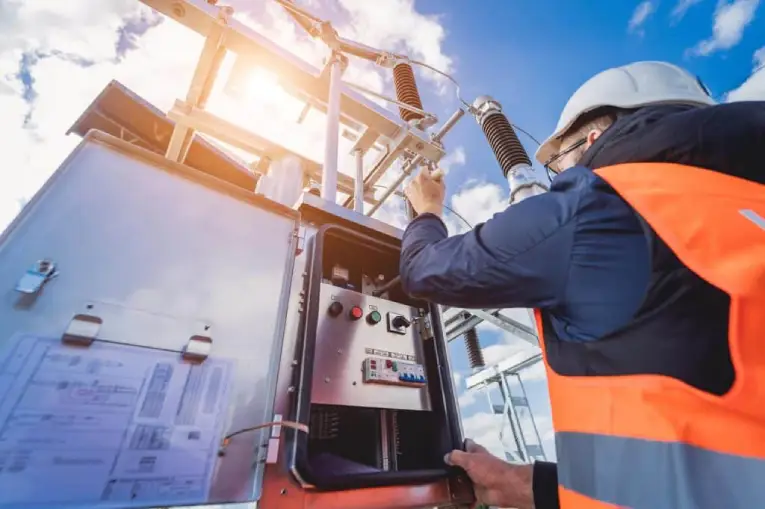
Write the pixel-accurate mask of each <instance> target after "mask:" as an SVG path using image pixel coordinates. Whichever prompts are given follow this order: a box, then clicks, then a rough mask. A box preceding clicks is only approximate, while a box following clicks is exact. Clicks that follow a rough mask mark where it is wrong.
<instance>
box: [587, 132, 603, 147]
mask: <svg viewBox="0 0 765 509" xmlns="http://www.w3.org/2000/svg"><path fill="white" fill-rule="evenodd" d="M601 134H603V131H601V130H600V129H593V130H591V131H590V132H589V133H587V148H590V147H591V146H592V144H593V143H595V140H597V139H598V138H600V135H601Z"/></svg>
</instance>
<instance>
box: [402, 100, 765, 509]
mask: <svg viewBox="0 0 765 509" xmlns="http://www.w3.org/2000/svg"><path fill="white" fill-rule="evenodd" d="M763 150H765V102H747V103H736V104H725V105H719V106H712V107H703V108H699V107H691V106H677V105H675V106H658V107H650V108H643V109H640V110H638V111H637V112H634V113H632V114H631V115H628V116H626V117H623V118H622V119H620V120H619V121H617V122H616V123H615V124H614V125H613V126H612V127H611V128H609V129H608V130H607V131H606V132H605V133H604V134H603V135H602V136H601V137H600V138H599V139H598V140H597V141H596V142H595V144H594V145H593V146H592V147H590V149H589V150H588V151H587V152H586V153H585V155H584V156H583V158H582V160H581V161H580V164H581V166H579V167H576V168H572V169H569V170H566V171H565V172H563V173H562V174H561V175H559V176H558V177H556V178H555V179H554V181H553V183H552V187H551V190H550V192H549V193H546V194H543V195H539V196H535V197H532V198H528V199H526V200H525V201H523V202H521V203H519V204H517V205H514V206H513V207H510V208H508V209H506V210H504V211H503V212H500V213H498V214H496V215H495V216H494V217H493V218H492V219H490V220H489V221H487V222H486V223H484V224H481V225H478V226H477V227H476V228H475V229H474V230H473V231H470V232H468V233H466V234H464V235H458V236H454V237H450V238H447V231H446V228H445V226H444V224H443V223H442V222H441V220H440V219H439V218H438V217H436V216H434V215H430V214H425V215H423V216H420V217H418V218H416V219H415V220H414V221H412V223H411V224H410V225H409V226H408V228H407V229H406V232H405V233H404V239H403V246H402V256H401V281H402V285H403V286H404V289H405V290H406V291H407V292H409V293H411V294H413V295H416V296H418V297H422V298H426V299H428V300H431V301H434V302H438V303H441V304H446V305H451V306H460V307H467V308H471V307H482V308H505V307H533V308H539V309H541V310H542V315H543V319H544V321H545V338H544V341H545V343H546V345H547V351H548V358H547V360H548V363H549V364H550V366H551V367H552V369H554V370H555V371H556V372H558V373H560V374H565V375H568V376H588V375H603V376H608V375H620V374H632V373H655V374H662V375H665V376H671V377H674V378H677V379H679V380H682V381H684V382H686V383H688V384H689V385H692V386H694V387H697V388H699V389H702V390H705V391H707V392H710V393H713V394H723V393H725V392H726V391H727V390H728V389H729V388H730V386H731V384H732V383H733V380H734V376H735V373H734V370H733V365H732V362H731V358H730V352H729V348H728V339H727V329H728V308H729V298H728V296H727V295H726V294H724V292H722V291H721V290H719V289H717V288H714V287H712V286H711V285H709V284H708V283H706V282H705V281H703V280H702V279H701V278H699V277H698V276H696V275H695V274H693V273H692V272H691V271H690V270H689V269H688V268H687V267H685V266H684V265H683V264H682V263H681V262H680V261H679V260H678V259H677V257H676V256H675V255H674V253H672V252H671V251H670V250H669V248H668V247H667V246H666V245H665V244H664V243H663V242H662V241H661V239H660V238H658V237H657V236H656V234H655V233H654V232H653V231H652V230H651V229H650V227H648V226H647V225H645V224H643V223H642V222H641V219H640V218H639V217H638V216H637V214H636V213H635V212H634V211H633V210H632V209H631V208H630V207H629V206H628V205H627V204H626V203H625V202H624V201H623V200H622V199H621V198H620V197H619V196H618V195H617V194H616V192H615V191H614V190H613V189H612V188H611V187H610V186H609V185H608V184H606V183H605V181H603V180H602V179H601V178H600V177H598V176H597V175H595V174H594V173H593V172H592V171H591V170H590V168H592V169H597V168H602V167H605V166H610V165H614V164H620V163H627V162H672V163H678V164H685V165H690V166H696V167H700V168H706V169H709V170H713V171H719V172H722V173H725V174H728V175H732V176H736V177H740V178H745V179H748V180H752V181H755V182H759V183H762V184H765V170H764V169H763V167H762V164H761V163H760V161H761V160H762V155H763ZM600 339H603V341H598V340H600ZM657 353H660V354H657ZM533 479H534V486H533V491H534V500H535V505H536V507H537V508H538V509H551V508H556V507H557V506H558V500H557V483H558V481H557V470H556V468H555V465H554V464H551V463H546V462H537V463H536V464H535V465H534V476H533Z"/></svg>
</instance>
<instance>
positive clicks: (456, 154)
mask: <svg viewBox="0 0 765 509" xmlns="http://www.w3.org/2000/svg"><path fill="white" fill-rule="evenodd" d="M465 162H467V155H466V154H465V147H463V146H461V145H460V146H458V147H455V148H454V150H452V151H450V152H449V153H448V154H446V155H445V156H444V158H443V159H441V161H440V162H439V163H438V167H439V168H441V169H442V170H443V171H444V173H449V171H450V170H451V169H452V168H453V167H455V166H463V165H464V164H465Z"/></svg>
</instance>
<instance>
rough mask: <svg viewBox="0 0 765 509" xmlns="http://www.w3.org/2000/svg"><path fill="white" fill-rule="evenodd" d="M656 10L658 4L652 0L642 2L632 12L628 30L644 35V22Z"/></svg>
mask: <svg viewBox="0 0 765 509" xmlns="http://www.w3.org/2000/svg"><path fill="white" fill-rule="evenodd" d="M655 10H656V5H655V4H654V2H653V1H651V0H645V1H644V2H640V3H639V4H638V6H637V7H635V10H634V11H633V12H632V17H631V18H630V22H629V24H628V25H627V30H628V31H629V32H631V33H637V34H639V35H643V33H644V32H643V28H642V27H643V24H644V23H645V22H646V20H647V19H648V18H649V17H650V16H651V14H653V12H654V11H655Z"/></svg>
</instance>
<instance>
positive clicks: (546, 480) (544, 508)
mask: <svg viewBox="0 0 765 509" xmlns="http://www.w3.org/2000/svg"><path fill="white" fill-rule="evenodd" d="M531 484H532V491H533V494H534V509H560V500H559V499H558V465H557V464H555V463H549V462H547V461H537V462H535V463H534V472H533V474H532V477H531Z"/></svg>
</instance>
